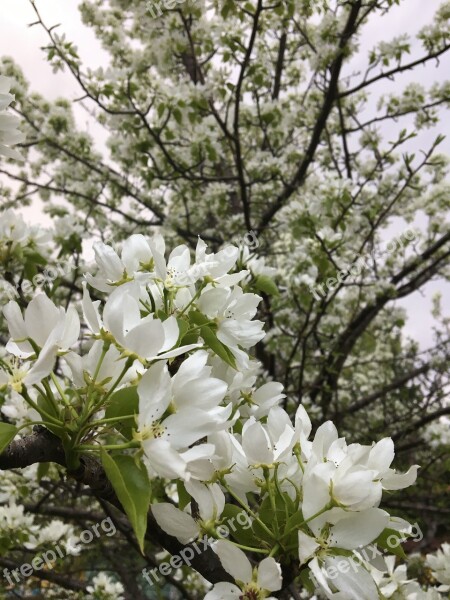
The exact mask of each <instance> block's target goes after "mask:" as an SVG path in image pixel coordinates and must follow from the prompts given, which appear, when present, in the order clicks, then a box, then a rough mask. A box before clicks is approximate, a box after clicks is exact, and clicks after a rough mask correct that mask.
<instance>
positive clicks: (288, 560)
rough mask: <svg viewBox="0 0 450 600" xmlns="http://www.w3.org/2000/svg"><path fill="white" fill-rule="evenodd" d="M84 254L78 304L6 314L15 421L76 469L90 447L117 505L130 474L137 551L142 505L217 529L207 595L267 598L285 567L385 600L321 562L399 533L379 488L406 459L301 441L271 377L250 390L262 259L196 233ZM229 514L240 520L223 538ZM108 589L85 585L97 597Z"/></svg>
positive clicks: (361, 575) (191, 526) (407, 481)
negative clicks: (216, 564) (224, 577)
mask: <svg viewBox="0 0 450 600" xmlns="http://www.w3.org/2000/svg"><path fill="white" fill-rule="evenodd" d="M94 251H95V266H94V268H93V269H91V270H90V272H88V273H86V277H85V282H84V284H83V294H82V299H81V302H80V306H75V305H71V306H69V307H68V308H67V309H66V308H62V307H58V306H56V304H55V303H54V302H53V300H52V299H50V298H49V297H48V296H47V295H46V294H43V293H39V294H37V295H36V296H35V297H34V298H33V299H32V300H31V301H30V302H29V304H28V306H27V307H26V309H25V310H24V312H22V309H21V308H20V306H19V305H18V304H17V303H16V302H14V301H11V302H9V303H8V304H7V305H6V307H5V309H4V315H5V318H6V321H7V324H8V328H9V332H10V336H11V339H10V341H9V343H8V345H7V351H8V352H9V353H10V354H11V355H12V356H13V358H12V359H11V360H8V359H5V360H3V361H2V370H1V371H0V382H1V384H2V385H3V388H4V389H9V390H10V393H11V396H12V397H15V398H17V399H18V398H20V401H21V402H22V403H25V404H26V405H27V406H28V408H29V410H30V415H28V420H27V418H25V425H26V423H27V422H29V421H30V419H31V418H32V419H33V420H34V421H35V422H40V423H42V424H43V425H45V426H46V427H50V428H51V430H52V431H53V432H54V433H55V434H57V435H60V436H61V438H62V439H63V440H64V449H65V452H66V459H67V463H68V464H69V465H73V466H74V467H76V465H77V464H78V462H77V461H79V457H80V456H81V454H82V453H85V452H91V453H98V454H100V456H101V458H102V462H103V465H104V468H105V471H106V473H107V475H108V477H109V478H110V480H111V483H112V485H113V486H114V487H115V489H116V492H117V494H118V496H119V499H122V498H123V496H121V494H123V490H124V488H127V482H128V481H129V482H132V485H131V484H130V485H129V489H128V491H127V492H126V493H127V497H126V502H125V503H124V506H125V508H126V510H127V514H128V515H129V517H130V520H131V522H132V525H133V527H134V529H135V532H136V535H137V537H138V540H139V542H140V544H141V546H142V545H143V543H144V542H143V540H144V534H145V525H143V523H144V522H146V519H142V518H141V519H139V518H136V515H139V511H141V512H142V511H145V513H146V512H147V510H148V509H149V507H150V508H151V510H152V512H153V516H154V518H155V519H156V521H157V522H158V524H159V525H160V527H161V528H162V529H163V530H165V531H166V532H167V533H168V534H169V535H172V536H175V537H176V538H178V540H179V541H180V542H181V543H183V544H185V543H187V542H188V541H192V540H195V539H197V538H199V539H201V537H202V536H204V535H205V534H207V535H208V536H211V537H212V538H215V539H216V540H217V541H216V542H215V543H214V544H213V550H214V552H215V553H216V554H217V557H218V559H219V560H220V562H221V564H222V566H223V568H224V570H225V571H227V572H228V573H229V575H230V576H231V578H232V579H234V581H235V584H230V583H228V582H223V583H219V584H216V585H215V586H214V588H213V589H212V590H211V591H210V592H208V594H207V598H208V600H214V599H219V598H247V599H252V600H257V599H260V598H267V597H268V596H269V595H270V594H271V592H276V591H278V590H280V589H281V588H282V586H283V575H284V569H285V568H286V569H287V568H288V565H289V572H291V573H292V572H294V576H302V581H303V582H304V584H305V585H307V586H308V585H309V586H311V592H313V591H314V589H315V588H316V587H317V588H319V589H320V590H321V593H322V594H325V596H326V597H328V598H348V599H354V600H360V599H361V598H365V599H368V600H375V599H377V598H379V597H382V596H381V595H380V594H381V593H382V591H381V589H382V587H383V585H384V583H383V582H384V580H383V577H381V578H380V577H378V579H377V576H376V575H374V574H373V572H372V570H371V568H372V566H371V565H370V564H369V563H368V562H367V560H365V559H362V560H360V561H359V563H358V566H357V568H355V569H350V570H349V569H347V570H346V572H345V573H344V574H343V573H340V575H339V577H337V578H331V577H330V569H331V568H333V567H335V566H336V564H337V563H338V562H339V561H341V562H342V560H344V559H345V560H350V559H349V558H348V557H349V555H350V554H352V552H360V551H361V549H364V548H365V547H367V546H368V545H369V544H379V545H380V547H381V548H385V546H383V539H384V538H383V534H386V532H391V533H392V532H394V533H395V532H397V533H399V532H406V534H407V532H408V531H409V530H410V527H409V525H408V523H406V522H405V521H403V520H401V519H395V518H392V517H391V516H390V515H389V513H387V512H386V511H385V510H382V509H381V508H379V505H380V502H381V498H382V493H383V490H398V489H402V488H405V487H407V486H410V485H411V484H413V483H414V481H415V479H416V476H417V469H418V467H417V466H412V467H411V468H410V469H409V471H408V472H407V473H397V472H396V471H395V469H393V468H392V463H393V460H394V446H393V442H392V440H391V439H390V438H385V439H382V440H381V441H379V442H378V443H376V444H372V445H370V446H367V445H366V446H363V445H360V444H350V445H348V444H347V443H346V441H345V439H344V438H342V437H339V435H338V432H337V430H336V427H335V426H334V425H333V423H332V422H330V421H328V422H326V423H324V424H323V425H321V426H320V427H319V428H318V429H317V431H316V432H315V434H314V435H312V424H311V421H310V418H309V416H308V414H307V412H306V410H305V409H304V407H303V406H299V407H298V409H297V411H296V414H295V418H294V421H292V420H291V418H290V417H289V415H288V413H287V412H286V410H285V409H284V408H283V407H282V406H281V402H282V400H283V399H284V397H285V396H284V394H283V387H282V385H281V384H279V383H277V382H273V381H266V382H265V383H263V384H262V385H260V384H259V382H258V375H259V374H260V373H261V368H260V365H259V364H258V362H257V361H255V360H254V359H253V358H251V356H250V355H249V349H250V348H252V347H253V346H255V344H257V343H258V342H259V341H260V340H261V339H262V338H263V336H264V332H263V323H262V322H261V321H259V320H255V316H256V313H257V309H258V304H259V302H260V300H261V297H260V296H259V295H258V294H256V293H255V291H254V286H253V284H254V282H255V278H254V277H253V276H252V275H251V274H250V271H252V272H254V271H255V270H256V271H257V270H258V269H260V270H261V269H266V267H265V266H264V265H260V266H258V265H257V264H256V265H255V259H254V258H252V261H253V265H252V268H251V269H250V268H246V264H245V262H246V259H248V258H249V257H248V256H243V254H242V253H241V252H240V251H239V249H238V248H235V247H233V246H229V247H227V248H224V249H223V250H221V251H220V252H217V253H208V252H207V248H206V245H205V244H204V242H203V241H202V240H199V241H198V244H197V248H196V252H195V259H194V261H192V259H191V253H190V250H189V248H188V247H187V246H184V245H181V246H178V247H177V248H175V249H174V250H173V251H172V252H171V253H170V255H169V256H168V258H167V260H166V251H165V244H164V240H163V239H162V237H161V236H159V235H155V236H153V237H151V238H147V237H145V236H143V235H133V236H131V237H130V238H129V239H128V240H127V241H126V242H125V243H124V244H123V247H122V249H121V251H120V252H117V251H116V250H115V249H113V248H112V247H111V246H108V245H105V244H101V243H99V244H96V245H95V248H94ZM266 272H267V271H266ZM78 309H79V310H78ZM79 312H82V314H83V319H82V322H81V321H80V316H79ZM56 365H58V368H56ZM7 427H8V428H11V427H12V426H11V425H9V424H8V425H7ZM6 431H7V432H8V431H10V429H7V430H6ZM18 431H19V430H18V429H14V428H13V431H11V435H10V438H12V437H14V435H16V434H17V432H18ZM128 478H132V479H128ZM155 479H158V480H159V481H160V482H162V484H163V485H165V486H166V493H167V494H168V495H169V496H170V497H171V498H172V500H173V502H171V503H169V502H162V501H161V497H160V496H159V495H158V492H156V491H155V492H154V493H153V492H152V491H151V490H152V489H155V490H157V489H161V488H160V486H152V485H151V482H152V480H155ZM137 481H139V482H140V483H139V485H136V482H137ZM173 482H176V483H177V486H178V487H177V489H178V493H177V494H176V495H174V494H173V486H172V484H173ZM133 490H134V491H133ZM134 494H135V495H134ZM166 497H167V496H166ZM144 498H145V500H144ZM130 505H132V509H130ZM236 510H239V511H244V512H245V513H246V514H247V516H248V518H249V519H251V522H252V526H251V528H250V529H248V527H246V528H245V529H244V528H243V527H242V528H241V529H239V528H236V530H235V531H233V533H232V534H231V536H230V539H227V540H225V539H221V537H222V536H221V534H220V525H221V524H222V523H224V522H225V521H226V519H227V518H229V517H230V515H232V514H233V511H236ZM143 514H144V513H142V514H141V516H142V515H143ZM242 549H245V550H246V551H247V552H248V553H249V554H250V555H253V556H259V557H260V558H261V559H262V560H261V561H260V562H259V565H257V566H255V565H254V563H253V562H251V561H250V560H249V558H247V556H246V555H245V554H244V553H243V551H242ZM293 565H295V567H293ZM435 568H436V570H440V567H439V565H438V564H437V563H436V567H435ZM292 569H294V571H292ZM389 569H390V570H391V571H392V569H393V564H392V562H388V563H387V567H386V570H387V572H388V573H390V572H391V571H389ZM305 573H306V578H305V577H303V575H302V574H305ZM308 574H309V575H308ZM391 575H392V573H391ZM97 584H98V585H97ZM111 585H112V586H113V585H114V584H110V583H108V582H106V581H103V580H102V581H99V582H97V583H96V584H95V586H96V587H94V588H92V590H93V591H92V593H93V594H94V596H93V597H103V596H101V594H100V592H101V590H103V588H104V589H105V590H106V588H108V589H109V588H110V587H111ZM98 590H100V591H98ZM116 592H117V593H119V591H118V590H116ZM116 592H115V593H116ZM105 593H106V591H105ZM383 593H384V592H383ZM95 594H97V595H95ZM98 594H100V596H99V595H98ZM385 596H386V594H385Z"/></svg>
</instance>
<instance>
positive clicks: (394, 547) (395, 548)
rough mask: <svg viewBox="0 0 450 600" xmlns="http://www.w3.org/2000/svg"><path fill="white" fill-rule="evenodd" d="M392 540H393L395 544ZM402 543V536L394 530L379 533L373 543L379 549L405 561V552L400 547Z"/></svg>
mask: <svg viewBox="0 0 450 600" xmlns="http://www.w3.org/2000/svg"><path fill="white" fill-rule="evenodd" d="M392 538H395V542H394V540H393V539H392ZM389 540H390V541H389ZM403 541H404V534H402V533H401V532H400V531H397V530H396V529H389V528H387V529H385V530H384V531H382V532H381V533H380V535H379V536H378V537H377V539H376V540H375V541H374V544H377V546H380V548H383V550H387V551H388V552H390V553H391V554H395V556H398V557H399V558H403V559H405V560H406V554H405V551H404V550H403V548H402V546H401V542H403Z"/></svg>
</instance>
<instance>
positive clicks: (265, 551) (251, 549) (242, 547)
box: [232, 541, 269, 554]
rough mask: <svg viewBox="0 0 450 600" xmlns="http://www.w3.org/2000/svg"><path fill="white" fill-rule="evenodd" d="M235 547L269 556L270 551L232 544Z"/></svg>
mask: <svg viewBox="0 0 450 600" xmlns="http://www.w3.org/2000/svg"><path fill="white" fill-rule="evenodd" d="M232 544H234V545H235V546H237V547H238V548H240V549H241V550H246V551H247V552H256V553H257V554H269V551H268V550H264V549H263V548H251V547H250V546H244V545H243V544H238V543H237V542H234V541H233V542H232Z"/></svg>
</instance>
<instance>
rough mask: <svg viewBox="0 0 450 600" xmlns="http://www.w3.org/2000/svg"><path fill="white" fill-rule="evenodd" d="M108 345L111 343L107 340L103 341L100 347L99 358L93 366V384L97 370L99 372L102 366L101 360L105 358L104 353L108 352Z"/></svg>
mask: <svg viewBox="0 0 450 600" xmlns="http://www.w3.org/2000/svg"><path fill="white" fill-rule="evenodd" d="M110 345H111V344H110V343H109V342H105V343H104V344H103V348H102V354H101V356H100V358H99V360H98V363H97V366H96V368H95V373H94V376H93V378H92V384H93V385H94V384H95V382H96V380H97V377H98V374H99V372H100V369H101V368H102V364H103V360H104V358H105V356H106V353H107V352H108V350H109V347H110Z"/></svg>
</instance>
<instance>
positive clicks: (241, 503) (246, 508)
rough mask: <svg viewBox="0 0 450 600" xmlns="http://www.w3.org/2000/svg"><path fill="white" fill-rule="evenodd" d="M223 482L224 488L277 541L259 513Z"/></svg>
mask: <svg viewBox="0 0 450 600" xmlns="http://www.w3.org/2000/svg"><path fill="white" fill-rule="evenodd" d="M222 484H223V486H224V488H225V489H226V490H227V492H228V493H229V494H230V496H232V497H233V498H234V499H235V500H236V502H239V504H240V505H241V506H242V508H243V509H244V510H246V511H247V512H248V514H249V515H251V516H252V517H253V518H254V519H255V521H256V522H257V523H258V525H260V527H261V528H262V529H264V531H265V532H266V533H267V535H269V536H270V537H271V538H272V539H273V540H275V541H277V539H276V536H275V535H274V534H273V533H272V532H271V531H270V529H269V528H268V527H267V526H266V525H265V524H264V523H263V522H262V521H261V519H260V518H259V517H258V515H257V514H256V513H254V512H253V511H252V509H251V508H250V506H248V504H247V503H246V502H244V501H243V500H241V498H239V496H238V495H237V494H235V493H234V492H233V490H232V489H230V487H229V486H228V485H227V484H226V483H225V482H222Z"/></svg>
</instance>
